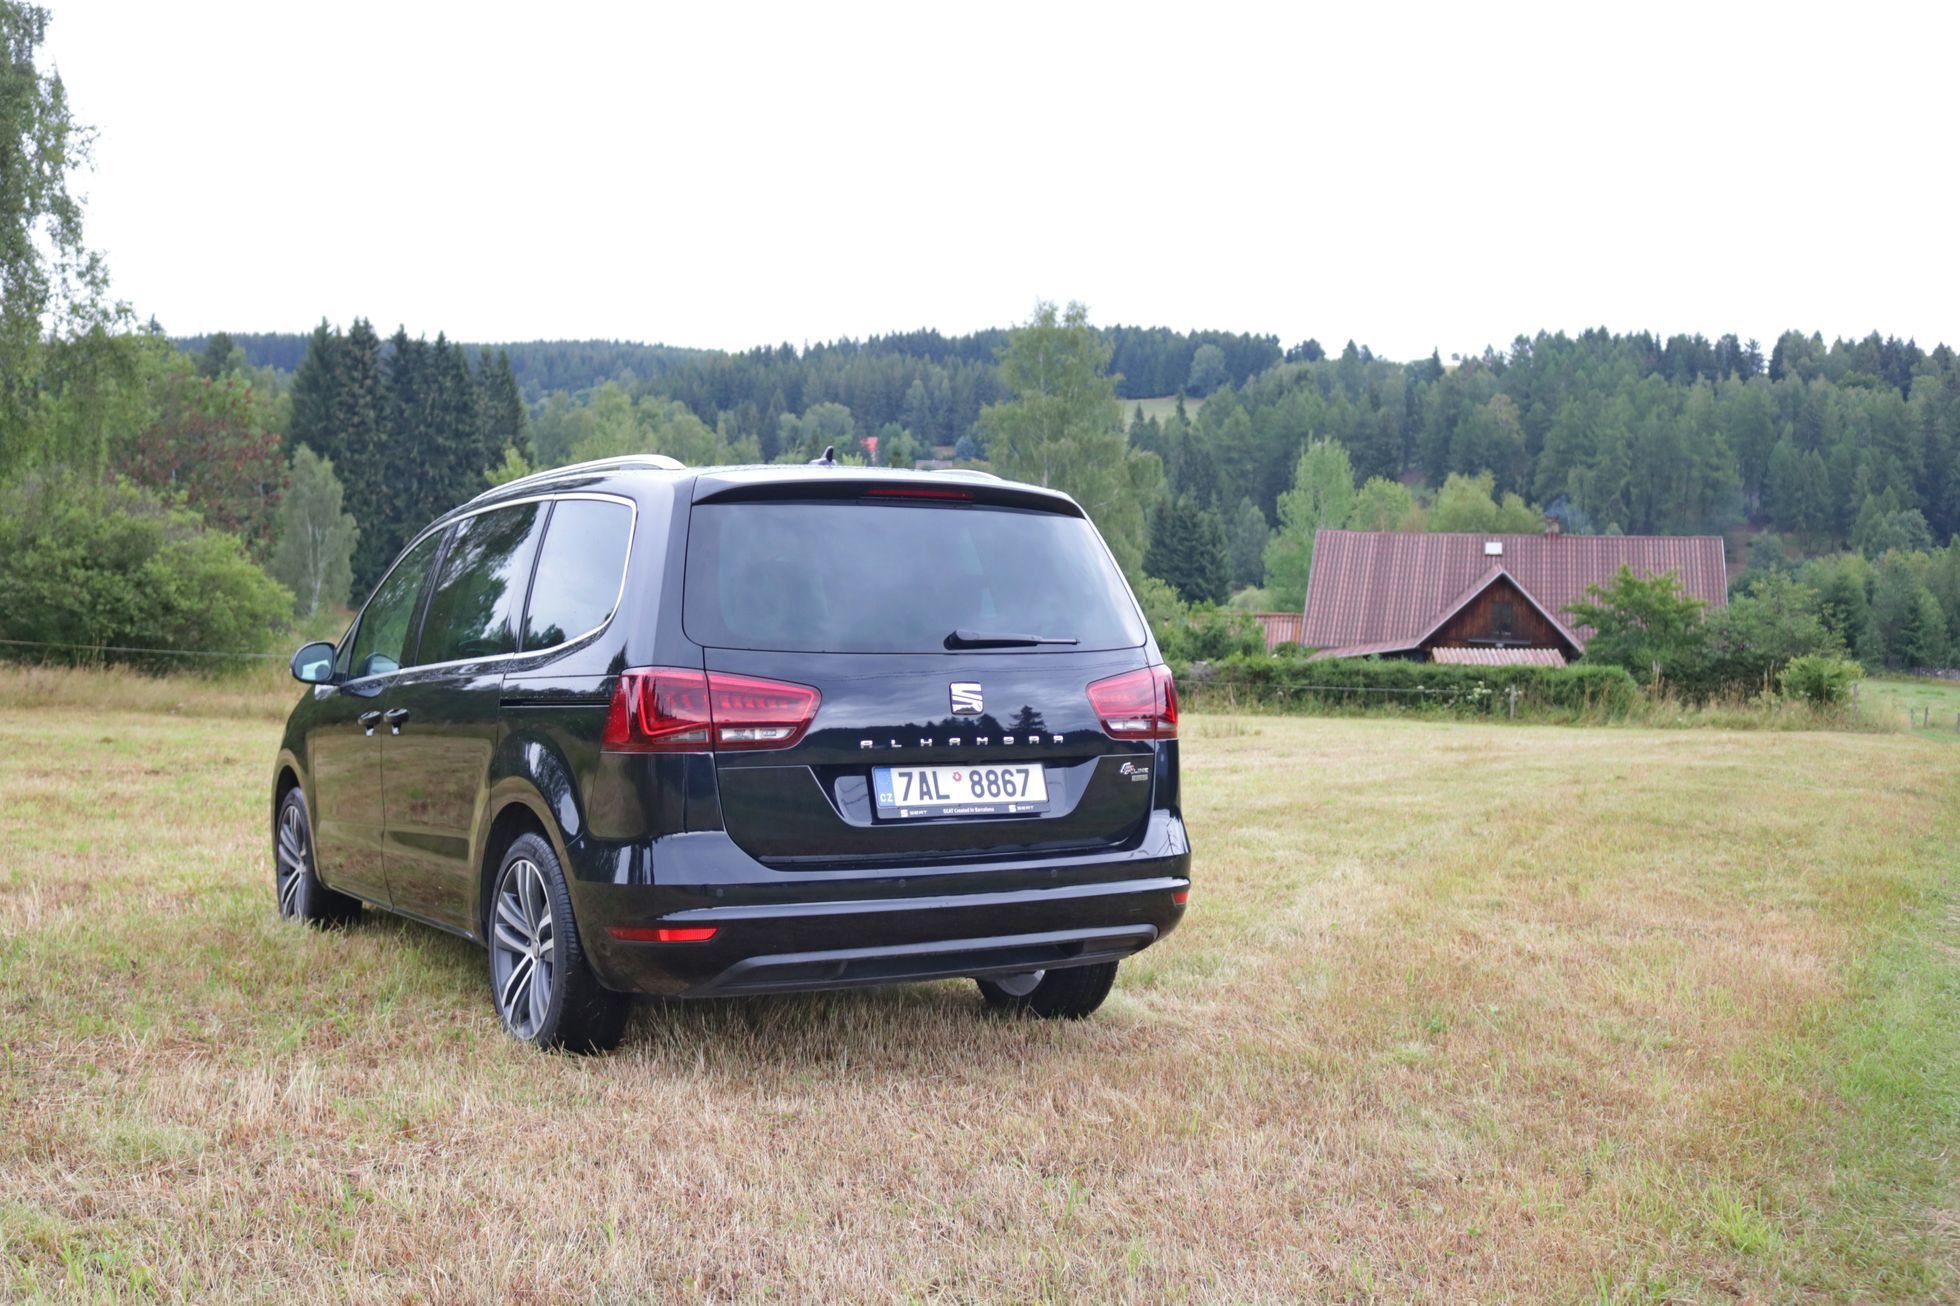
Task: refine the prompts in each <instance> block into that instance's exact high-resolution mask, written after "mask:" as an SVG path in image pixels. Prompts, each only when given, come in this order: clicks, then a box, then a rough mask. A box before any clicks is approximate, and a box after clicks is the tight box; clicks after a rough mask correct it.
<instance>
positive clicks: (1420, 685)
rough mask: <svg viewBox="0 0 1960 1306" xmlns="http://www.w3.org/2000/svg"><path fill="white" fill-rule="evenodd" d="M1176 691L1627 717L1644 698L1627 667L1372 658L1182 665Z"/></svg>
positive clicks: (1258, 699) (1203, 699) (1192, 695)
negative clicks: (1514, 702) (1512, 700)
mask: <svg viewBox="0 0 1960 1306" xmlns="http://www.w3.org/2000/svg"><path fill="white" fill-rule="evenodd" d="M1174 669H1175V670H1176V672H1177V674H1178V676H1179V679H1178V688H1179V690H1180V692H1181V693H1183V694H1184V696H1185V697H1186V698H1187V699H1189V700H1191V701H1192V702H1193V703H1194V704H1195V705H1200V706H1202V705H1204V704H1205V703H1207V702H1210V703H1215V704H1217V705H1219V706H1233V707H1242V706H1268V707H1291V706H1298V707H1307V708H1325V707H1344V708H1364V709H1373V708H1383V707H1387V708H1394V709H1404V710H1406V709H1412V708H1415V709H1429V710H1442V711H1447V712H1451V713H1455V714H1459V715H1477V716H1482V715H1486V714H1489V713H1491V712H1493V711H1504V710H1505V709H1506V706H1507V705H1508V702H1509V694H1510V691H1511V689H1512V688H1513V687H1515V688H1516V689H1517V691H1518V710H1519V711H1520V712H1527V711H1535V712H1545V711H1551V712H1556V713H1561V714H1570V715H1584V716H1591V717H1619V716H1624V715H1626V713H1627V712H1628V711H1629V710H1630V709H1631V708H1632V707H1633V705H1634V704H1635V703H1636V702H1638V701H1639V698H1640V691H1639V688H1638V687H1637V686H1636V685H1635V684H1634V680H1633V677H1632V676H1631V675H1629V674H1628V673H1627V672H1626V670H1625V669H1623V668H1621V667H1602V666H1590V667H1589V666H1573V667H1533V666H1518V667H1475V666H1455V665H1448V664H1441V663H1435V662H1404V661H1400V660H1392V661H1382V660H1376V659H1373V658H1325V659H1322V660H1320V661H1316V662H1308V661H1302V660H1300V659H1298V658H1269V657H1265V656H1246V655H1243V654H1241V655H1237V656H1234V657H1231V658H1227V659H1225V660H1224V661H1222V662H1219V663H1216V664H1214V665H1211V666H1207V667H1205V668H1203V669H1202V670H1201V671H1199V670H1194V669H1193V668H1189V667H1176V666H1175V664H1174Z"/></svg>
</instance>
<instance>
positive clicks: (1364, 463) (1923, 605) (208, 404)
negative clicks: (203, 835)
mask: <svg viewBox="0 0 1960 1306" xmlns="http://www.w3.org/2000/svg"><path fill="white" fill-rule="evenodd" d="M0 18H4V20H5V21H6V23H7V24H9V30H8V32H7V33H6V36H7V38H8V44H7V49H8V50H10V51H12V52H14V54H13V55H12V56H10V59H9V60H8V62H6V63H5V65H4V66H0V94H4V96H5V103H7V104H13V105H26V106H28V107H29V108H30V109H31V112H24V113H17V114H12V115H11V116H10V118H9V119H8V122H7V124H6V125H5V133H6V135H5V137H4V138H0V227H4V229H3V230H0V236H4V237H6V239H4V240H0V259H4V264H5V265H4V266H0V276H4V277H5V279H6V281H5V284H6V285H7V287H8V295H7V297H6V299H5V301H4V303H0V623H4V629H0V636H4V635H7V634H11V635H12V636H13V637H17V638H36V639H43V640H46V641H47V642H53V643H60V644H64V645H73V646H76V647H81V648H85V649H86V648H100V647H105V646H108V645H114V644H130V645H143V644H153V643H158V642H168V641H172V640H177V641H181V640H184V639H188V638H190V635H189V634H188V633H187V632H188V631H189V630H191V629H192V626H193V624H194V623H192V622H191V621H190V619H189V617H188V616H187V615H186V614H187V613H188V612H190V611H192V610H195V609H197V608H199V607H200V606H201V607H202V609H203V610H205V611H207V612H212V613H216V614H218V616H217V617H215V618H213V619H211V620H210V621H207V622H206V623H205V628H204V629H203V631H202V634H201V635H200V636H199V637H200V638H202V639H204V640H205V641H207V642H210V641H217V642H219V643H221V644H223V643H226V642H227V641H228V642H229V643H232V644H238V645H241V646H242V645H244V644H248V643H251V642H253V641H254V640H257V641H259V642H261V643H262V642H263V640H264V638H265V636H264V635H257V636H255V635H251V634H250V633H249V632H250V631H252V630H255V629H259V628H261V627H267V626H268V623H269V622H271V621H272V615H270V614H275V612H277V611H278V610H281V609H288V608H289V609H290V610H291V612H292V613H296V614H297V615H298V616H299V617H300V618H301V619H311V618H312V617H314V616H316V615H320V614H328V615H331V614H332V613H333V612H335V611H337V610H339V609H341V608H342V607H343V606H344V605H346V604H348V603H350V602H355V601H358V599H359V598H360V596H361V595H362V594H363V593H365V591H366V589H367V587H369V586H370V585H372V583H373V582H374V581H375V580H376V579H377V578H378V576H379V575H380V573H381V571H382V570H383V569H384V568H385V566H386V565H387V563H388V561H389V560H390V559H391V558H392V557H393V556H394V554H395V552H396V551H397V550H398V549H399V547H400V546H401V545H402V544H403V543H404V542H405V541H406V540H407V539H408V538H409V537H410V535H412V534H413V533H414V532H415V531H416V530H418V529H419V528H420V527H421V526H422V525H423V524H424V523H426V522H427V521H429V520H431V519H432V518H433V517H434V516H436V515H437V514H439V513H440V512H442V511H444V510H446V509H447V508H448V507H450V506H452V505H454V504H456V503H458V502H461V501H463V500H465V499H467V498H469V497H471V496H472V495H474V494H476V493H479V492H481V491H482V490H483V489H485V488H487V487H488V486H490V485H492V484H496V483H500V482H502V481H506V480H509V479H511V478H513V477H515V476H518V475H522V474H524V473H525V472H527V471H529V470H531V469H533V468H536V467H548V466H556V465H561V464H564V463H567V462H572V461H578V460H583V459H588V458H594V457H603V456H607V455H611V454H621V453H631V452H642V451H657V452H662V453H668V454H672V455H673V456H675V457H678V458H680V459H681V460H682V461H684V462H686V463H689V464H690V465H703V464H711V463H720V462H757V461H762V462H768V461H779V460H781V461H799V460H807V459H810V458H813V457H815V456H817V455H818V454H819V453H821V451H822V450H823V449H825V448H826V447H832V446H834V447H835V448H836V449H837V450H838V452H839V454H840V456H841V457H842V458H843V459H845V460H846V461H852V462H860V463H870V464H878V465H897V466H926V467H941V466H948V465H969V466H977V467H985V468H991V469H993V470H995V471H998V472H1000V473H1001V474H1003V475H1007V476H1019V477H1022V478H1026V479H1036V480H1041V481H1043V482H1044V483H1047V484H1051V485H1054V486H1057V487H1059V488H1062V489H1065V490H1067V491H1069V492H1070V493H1072V494H1074V495H1075V496H1076V497H1077V499H1078V500H1079V501H1081V502H1082V503H1083V504H1084V506H1085V507H1086V508H1087V509H1088V510H1089V511H1090V513H1091V515H1092V517H1094V519H1095V520H1096V522H1097V524H1098V526H1099V527H1100V528H1101V529H1102V531H1103V534H1104V535H1105V537H1106V538H1108V540H1109V541H1110V544H1111V548H1112V550H1113V551H1114V552H1115V554H1116V556H1117V558H1118V560H1119V561H1120V562H1121V563H1122V564H1123V565H1124V568H1125V570H1126V571H1127V572H1128V573H1129V575H1130V577H1131V580H1132V581H1133V583H1134V584H1136V586H1137V588H1138V590H1139V594H1140V595H1141V596H1142V597H1143V599H1144V602H1145V604H1146V607H1147V608H1149V609H1150V610H1151V612H1152V614H1153V617H1156V618H1159V619H1163V620H1168V621H1169V622H1170V623H1171V625H1170V626H1166V627H1165V628H1166V629H1171V628H1173V627H1174V628H1176V629H1178V630H1184V629H1186V628H1187V627H1188V626H1189V623H1188V622H1186V621H1185V620H1184V615H1183V614H1185V613H1187V612H1188V611H1189V610H1190V609H1191V607H1192V605H1197V607H1198V608H1200V609H1202V608H1203V607H1204V605H1226V604H1229V605H1230V606H1232V607H1235V608H1238V609H1252V610H1298V608H1299V606H1300V605H1301V603H1302V602H1303V601H1304V598H1305V590H1306V580H1307V575H1308V570H1309V568H1310V566H1311V558H1312V548H1313V536H1314V532H1315V531H1316V530H1317V529H1319V528H1322V527H1330V526H1348V527H1358V528H1370V529H1401V530H1474V531H1490V530H1537V529H1542V528H1544V526H1545V523H1546V522H1547V520H1548V519H1556V521H1557V523H1558V525H1559V527H1560V528H1561V529H1562V530H1564V531H1567V532H1572V533H1580V534H1584V533H1595V532H1597V533H1615V532H1619V533H1713V534H1720V535H1723V536H1725V537H1727V540H1728V546H1729V553H1730V561H1731V574H1732V577H1733V578H1734V579H1735V582H1736V585H1737V587H1738V591H1739V592H1740V591H1742V590H1746V589H1748V588H1750V587H1753V586H1756V585H1758V584H1759V583H1761V582H1762V580H1763V578H1765V577H1772V576H1776V575H1796V576H1798V577H1799V582H1798V583H1799V584H1800V585H1802V586H1803V587H1805V589H1806V592H1807V593H1810V594H1811V595H1812V598H1813V600H1814V602H1812V603H1811V608H1812V609H1814V610H1816V611H1819V612H1823V611H1825V610H1826V609H1827V608H1829V605H1827V604H1824V602H1823V599H1824V595H1825V594H1826V593H1827V592H1830V593H1835V594H1837V595H1838V600H1837V606H1836V608H1831V609H1830V610H1831V611H1834V612H1836V613H1837V616H1836V617H1835V618H1834V619H1833V620H1834V624H1832V625H1831V626H1830V634H1831V636H1832V638H1833V639H1834V640H1835V641H1836V646H1837V647H1838V648H1839V649H1840V650H1841V651H1845V652H1855V653H1858V654H1859V655H1861V656H1863V657H1866V658H1868V659H1873V660H1877V661H1881V662H1884V663H1887V664H1893V665H1911V666H1932V665H1939V664H1951V662H1953V661H1960V544H1955V543H1954V537H1955V533H1956V531H1957V530H1960V373H1957V372H1956V361H1955V356H1954V352H1953V350H1952V349H1951V348H1949V347H1948V346H1946V345H1945V344H1935V345H1933V346H1931V347H1930V348H1929V347H1922V346H1921V345H1920V344H1919V343H1918V342H1916V341H1913V340H1900V339H1897V338H1894V337H1890V336H1886V335H1883V334H1880V333H1878V332H1873V333H1871V334H1868V335H1865V336H1863V337H1860V338H1853V339H1847V338H1839V339H1832V340H1830V341H1828V342H1827V341H1826V340H1825V339H1824V337H1823V336H1822V334H1821V333H1817V332H1815V331H1810V332H1806V331H1803V330H1798V329H1792V330H1790V331H1787V332H1785V333H1784V334H1783V335H1781V336H1780V337H1779V338H1778V339H1777V340H1775V341H1774V342H1773V344H1772V345H1771V346H1770V347H1769V348H1768V349H1767V350H1765V349H1764V348H1763V346H1762V345H1761V344H1760V343H1759V342H1758V341H1755V340H1745V339H1741V338H1739V337H1738V336H1737V335H1735V334H1718V335H1713V336H1707V335H1701V334H1685V335H1673V336H1668V337H1665V338H1663V337H1659V336H1656V335H1654V334H1651V333H1648V332H1641V331H1634V332H1615V331H1611V330H1608V329H1605V328H1598V329H1592V330H1586V331H1582V332H1579V333H1578V334H1570V333H1567V332H1563V331H1540V332H1537V333H1536V334H1531V335H1519V336H1516V337H1515V338H1514V339H1513V340H1512V341H1511V342H1510V344H1509V345H1508V346H1506V347H1503V348H1498V347H1494V346H1485V347H1483V348H1482V349H1481V350H1480V351H1474V352H1467V353H1463V354H1455V355H1452V356H1451V357H1450V358H1449V359H1448V360H1447V361H1445V360H1444V358H1443V357H1442V356H1441V355H1440V354H1437V353H1432V354H1431V355H1430V356H1429V357H1428V358H1419V359H1413V360H1392V359H1388V358H1383V357H1380V356H1378V355H1376V354H1375V353H1374V352H1373V351H1372V350H1370V349H1369V348H1368V347H1367V346H1366V345H1364V344H1360V343H1357V342H1355V341H1351V340H1350V341H1348V342H1346V343H1345V344H1344V345H1343V346H1342V347H1341V348H1339V349H1338V350H1332V351H1330V350H1328V349H1325V348H1323V347H1322V345H1321V344H1320V343H1319V341H1317V340H1313V339H1308V340H1302V341H1298V342H1296V343H1294V344H1291V345H1289V346H1285V347H1282V344H1281V342H1280V340H1279V339H1278V338H1276V337H1274V336H1271V335H1262V334H1258V333H1247V332H1233V331H1224V330H1197V331H1180V330H1174V329H1169V328H1165V327H1142V326H1131V325H1097V324H1095V323H1093V322H1092V321H1091V320H1090V317H1089V313H1088V310H1087V309H1086V308H1084V307H1083V306H1081V305H1078V304H1070V305H1067V306H1066V307H1065V308H1060V309H1058V308H1057V307H1056V306H1054V305H1048V304H1042V305H1038V306H1036V309H1035V311H1034V313H1033V315H1032V316H1031V317H1030V318H1029V319H1027V320H1026V321H1025V322H1022V323H1019V324H1017V325H1013V326H1008V327H1002V328H997V329H990V330H985V331H979V332H974V333H971V334H966V335H946V334H942V333H941V332H939V331H935V330H930V329H920V330H914V331H908V332H900V333H895V334H891V335H884V336H874V337H871V338H868V339H863V340H853V339H840V340H833V341H826V342H819V343H815V344H808V345H800V346H799V345H792V344H787V343H785V344H777V345H767V346H759V347H757V348H754V349H750V350H746V351H737V352H730V351H723V350H712V349H699V348H690V347H685V346H677V345H667V344H639V343H634V342H627V341H605V340H583V341H528V342H506V343H462V342H458V341H454V340H452V339H450V337H449V336H448V335H446V334H444V333H442V332H440V331H438V332H437V334H436V335H435V338H434V339H433V340H430V339H429V338H428V337H427V335H426V334H424V333H416V334H411V333H410V331H409V330H408V329H407V328H406V327H401V326H398V327H397V328H396V329H395V330H394V331H393V332H391V333H390V334H389V335H388V336H387V337H386V338H384V337H383V336H382V335H381V333H380V332H379V331H377V329H376V328H375V326H374V325H373V324H372V323H371V322H369V321H368V320H366V319H362V318H356V319H354V320H352V321H351V322H348V323H345V324H341V323H333V322H327V321H324V320H322V321H320V322H319V323H318V324H317V325H316V326H315V327H314V328H313V329H312V330H311V331H309V332H305V333H291V332H238V333H226V332H216V333H212V334H210V335H202V336H186V337H176V338H173V337H171V336H170V335H169V334H168V333H167V332H166V330H165V328H164V327H163V326H162V325H161V324H160V323H159V322H158V321H157V320H156V319H155V318H154V317H152V318H150V319H148V320H147V322H142V321H139V319H138V318H137V316H136V314H135V312H134V310H133V309H132V308H131V307H130V306H128V305H126V304H123V303H121V302H119V301H117V300H116V299H115V298H114V296H113V295H112V294H111V293H110V288H109V281H108V270H107V268H106V265H105V264H104V262H103V260H102V259H101V257H100V255H99V254H98V253H97V252H95V251H93V250H92V249H90V248H89V246H88V245H87V243H86V241H85V240H84V239H83V234H82V224H81V209H80V205H79V203H78V202H77V201H76V199H75V197H74V196H73V195H72V194H70V193H69V191H68V189H67V182H66V175H67V172H66V168H67V163H66V161H68V160H71V159H72V158H73V157H74V156H75V154H76V151H77V150H78V149H79V148H80V146H79V141H80V139H81V138H80V136H79V135H78V129H77V128H76V127H75V125H74V124H73V123H72V121H71V120H70V118H69V115H68V110H67V105H66V101H65V98H64V97H63V95H62V91H61V86H60V83H59V79H58V78H56V77H54V76H53V75H51V74H48V73H45V72H43V71H42V70H40V68H39V67H38V66H37V64H36V63H35V61H34V59H33V57H32V56H33V52H34V50H35V48H36V46H37V45H38V42H39V40H40V37H41V33H42V31H43V30H44V29H45V23H46V15H45V14H44V13H42V12H41V11H39V10H37V9H33V8H31V7H22V6H19V5H17V4H13V3H9V2H8V0H0ZM23 50H24V51H25V52H26V55H27V57H26V58H22V57H20V56H19V52H20V51H23ZM30 165H31V166H30ZM239 325H253V324H239ZM261 325H262V324H261ZM111 503H113V504H114V510H113V511H107V510H105V509H106V505H109V504H111ZM165 558H167V559H169V561H168V563H167V564H166V562H164V561H160V559H165ZM145 568H148V569H149V570H148V571H145ZM166 571H167V572H169V573H170V574H171V576H172V581H171V583H170V584H169V585H160V584H157V583H154V578H155V575H157V574H161V573H163V572H166ZM146 576H147V577H149V578H150V579H147V580H146V579H144V577H146ZM186 577H189V578H188V579H187V578H186ZM227 586H229V587H230V588H229V589H227V588H226V587H227ZM214 587H215V588H214ZM1850 589H1856V590H1858V591H1859V592H1860V595H1861V597H1860V598H1859V600H1858V604H1862V605H1863V607H1862V609H1861V610H1869V612H1870V613H1873V614H1875V613H1877V612H1878V610H1879V608H1880V607H1882V608H1883V609H1884V611H1885V612H1886V613H1889V614H1892V615H1890V616H1887V617H1885V618H1884V619H1882V620H1881V619H1879V618H1878V617H1877V616H1875V615H1874V616H1872V618H1871V620H1865V619H1864V618H1862V617H1857V616H1856V615H1855V614H1852V613H1850V612H1849V610H1848V608H1847V604H1850V599H1849V598H1848V597H1846V596H1847V594H1848V592H1849V590H1850ZM281 591H283V596H282V595H281ZM214 595H221V596H222V595H228V596H229V597H222V598H214V597H213V596H214ZM172 596H176V597H172ZM1881 598H1882V599H1883V603H1882V604H1881V603H1880V600H1881ZM173 603H174V604H177V606H176V607H172V606H171V604H173ZM1858 604H1850V605H1851V606H1858ZM1902 623H1903V624H1902Z"/></svg>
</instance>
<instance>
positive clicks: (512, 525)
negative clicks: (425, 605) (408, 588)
mask: <svg viewBox="0 0 1960 1306" xmlns="http://www.w3.org/2000/svg"><path fill="white" fill-rule="evenodd" d="M543 524H544V505H542V504H536V503H525V504H518V505H516V506H515V507H510V508H498V509H496V510H494V511H492V512H480V513H478V514H476V515H475V516H474V517H465V518H464V519H463V520H462V521H460V522H458V523H457V524H456V534H455V536H454V537H453V538H452V539H451V540H450V543H449V552H448V553H447V554H445V555H444V556H443V560H442V570H441V571H440V572H439V573H438V574H437V576H436V588H435V593H434V594H433V595H432V596H430V599H429V615H428V616H426V617H424V618H423V620H422V648H421V653H420V656H418V657H417V659H416V661H418V662H457V661H462V660H464V659H468V658H488V657H496V656H498V655H499V654H504V653H515V652H516V651H517V618H518V613H520V612H522V611H523V610H524V589H525V586H526V585H527V584H528V583H529V581H530V579H531V557H532V555H533V554H534V553H535V552H536V551H537V543H538V537H539V536H540V535H541V534H542V533H543V532H542V529H541V528H542V527H543Z"/></svg>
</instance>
